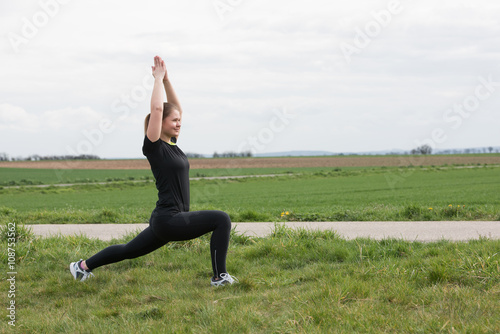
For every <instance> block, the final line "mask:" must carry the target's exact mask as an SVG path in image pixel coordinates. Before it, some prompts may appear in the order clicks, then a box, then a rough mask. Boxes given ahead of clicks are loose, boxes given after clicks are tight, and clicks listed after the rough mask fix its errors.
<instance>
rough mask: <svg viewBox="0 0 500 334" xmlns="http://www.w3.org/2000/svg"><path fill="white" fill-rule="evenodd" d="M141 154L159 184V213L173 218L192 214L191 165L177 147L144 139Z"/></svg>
mask: <svg viewBox="0 0 500 334" xmlns="http://www.w3.org/2000/svg"><path fill="white" fill-rule="evenodd" d="M142 153H143V154H144V155H145V156H146V158H148V161H149V164H150V165H151V171H152V172H153V175H154V177H155V180H156V189H158V201H157V202H156V210H160V211H161V213H162V214H172V215H175V214H177V213H179V212H187V211H189V162H188V159H187V157H186V155H185V154H184V152H182V150H181V149H180V148H179V147H178V146H177V145H175V144H168V143H166V142H164V141H163V140H161V139H158V140H157V141H156V142H154V143H153V142H151V140H149V138H148V137H147V136H145V137H144V145H143V146H142Z"/></svg>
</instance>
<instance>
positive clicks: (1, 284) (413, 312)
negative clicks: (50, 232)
mask: <svg viewBox="0 0 500 334" xmlns="http://www.w3.org/2000/svg"><path fill="white" fill-rule="evenodd" d="M5 231H6V230H5V229H3V231H2V240H3V241H2V243H1V245H0V257H1V259H2V263H7V249H6V244H7V242H6V239H5ZM16 233H17V237H18V239H17V242H16V245H15V250H16V255H15V257H16V263H15V267H16V271H17V275H16V277H15V278H16V281H15V292H16V293H15V298H14V299H15V305H16V314H15V315H16V322H15V324H16V327H15V328H12V326H10V325H8V321H9V319H8V318H7V317H6V316H5V315H6V314H7V313H6V310H5V308H4V311H3V313H2V315H4V316H3V317H2V319H3V320H2V324H1V325H0V328H1V330H0V331H2V332H5V333H7V332H17V333H77V332H80V333H498V332H499V331H500V303H499V298H500V262H499V261H500V241H498V240H496V241H494V240H487V239H480V240H476V241H471V242H469V243H462V242H460V243H455V242H447V241H440V242H434V243H419V242H405V241H401V240H393V239H387V240H382V241H378V242H377V241H373V240H368V239H356V240H351V241H346V240H344V239H341V238H338V237H337V236H336V235H335V234H334V233H332V232H308V231H304V230H299V231H292V230H288V229H286V228H284V227H283V226H280V225H277V226H276V228H275V230H274V233H273V234H272V235H271V236H270V237H268V238H256V239H252V238H248V237H243V236H238V235H233V237H232V242H231V245H230V249H229V254H228V271H229V272H230V273H231V274H233V275H235V276H237V277H238V278H239V281H240V283H239V284H237V285H233V286H227V287H223V288H212V287H210V285H209V278H210V275H211V268H210V258H209V239H208V237H202V238H199V239H195V240H192V241H188V242H177V243H171V244H169V245H168V246H166V247H164V248H161V249H160V250H158V251H156V252H153V253H151V254H148V255H146V256H144V257H141V258H138V259H134V260H127V261H123V262H120V263H116V264H113V265H109V266H105V267H102V268H98V269H96V270H95V271H94V274H95V276H96V277H95V278H93V279H90V280H87V281H85V282H78V281H74V280H73V277H72V276H71V274H70V273H69V270H68V264H69V262H71V261H75V260H77V259H79V258H82V257H83V258H85V257H86V256H89V255H90V254H93V253H95V252H96V251H98V250H100V249H102V248H103V247H105V246H107V245H110V244H116V243H118V242H126V241H128V240H130V239H131V238H132V237H133V235H129V236H127V237H126V238H124V239H122V240H113V241H111V242H103V241H99V240H96V239H92V240H91V239H87V238H82V237H58V238H46V239H42V238H33V236H32V235H31V234H30V233H29V231H26V230H25V229H24V228H22V227H21V226H20V225H18V229H17V232H16ZM5 275H6V274H5V273H2V275H1V276H2V280H1V281H0V289H1V291H3V292H6V291H8V290H9V284H10V283H9V282H8V281H6V279H5V278H6V276H5ZM10 300H12V299H10ZM4 306H5V305H4ZM8 327H11V328H8Z"/></svg>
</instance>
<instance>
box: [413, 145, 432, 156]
mask: <svg viewBox="0 0 500 334" xmlns="http://www.w3.org/2000/svg"><path fill="white" fill-rule="evenodd" d="M431 153H432V147H430V146H429V145H422V146H419V147H417V148H414V149H413V150H411V154H422V155H426V154H431Z"/></svg>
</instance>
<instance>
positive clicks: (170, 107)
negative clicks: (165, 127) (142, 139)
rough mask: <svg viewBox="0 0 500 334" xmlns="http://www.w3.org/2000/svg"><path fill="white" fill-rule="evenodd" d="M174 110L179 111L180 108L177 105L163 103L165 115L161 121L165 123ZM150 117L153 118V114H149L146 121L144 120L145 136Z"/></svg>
mask: <svg viewBox="0 0 500 334" xmlns="http://www.w3.org/2000/svg"><path fill="white" fill-rule="evenodd" d="M174 110H178V108H177V106H176V105H175V104H172V103H168V102H164V103H163V114H162V116H161V120H162V121H163V120H164V119H165V118H167V117H168V116H169V115H170V114H171V113H172V111H174ZM150 117H151V113H149V114H148V115H147V116H146V119H144V134H146V132H147V131H148V125H149V118H150Z"/></svg>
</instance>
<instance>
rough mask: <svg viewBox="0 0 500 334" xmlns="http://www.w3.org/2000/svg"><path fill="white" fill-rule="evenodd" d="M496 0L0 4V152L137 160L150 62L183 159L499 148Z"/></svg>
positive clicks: (47, 0)
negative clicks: (174, 97)
mask: <svg viewBox="0 0 500 334" xmlns="http://www.w3.org/2000/svg"><path fill="white" fill-rule="evenodd" d="M499 20H500V2H498V1H493V0H484V1H459V0H455V1H453V0H449V1H439V0H424V1H421V0H419V1H417V0H401V1H397V0H393V1H391V0H389V1H378V0H369V1H368V0H367V1H356V0H354V1H331V0H328V1H327V0H324V1H323V0H321V1H317V0H310V1H293V0H286V1H285V0H274V1H263V0H252V1H247V0H220V1H214V0H199V1H198V0H194V1H140V2H139V1H129V0H121V1H104V2H103V1H93V0H90V1H83V2H82V1H74V0H64V1H63V0H60V1H56V0H41V1H31V0H29V1H22V2H21V1H15V2H14V1H2V2H1V3H0V31H1V38H2V39H1V42H0V50H1V61H0V75H1V81H0V153H2V152H4V153H7V154H8V155H9V156H12V157H17V156H28V155H32V154H39V155H66V154H95V155H98V156H100V157H102V158H134V157H142V152H141V147H142V141H143V135H144V134H143V120H144V117H145V116H146V114H147V113H148V112H149V102H150V96H151V95H150V94H151V84H152V81H151V78H152V77H151V65H152V63H153V57H154V56H155V55H159V56H161V57H163V58H164V59H165V61H166V64H167V70H168V73H169V76H170V79H171V81H172V83H173V85H174V88H175V89H176V91H177V94H178V96H179V98H180V101H181V103H182V106H183V110H184V116H183V125H182V130H181V136H180V137H179V141H178V144H179V146H180V147H181V148H182V149H183V150H184V151H185V152H192V153H203V154H212V153H213V152H214V151H217V152H224V151H243V150H245V151H247V150H251V151H253V152H254V153H266V152H279V151H291V150H322V151H331V152H363V151H379V150H391V149H404V150H411V149H412V148H415V147H416V146H419V145H421V144H423V143H426V144H430V145H431V146H432V147H434V148H435V149H446V148H467V147H484V146H500V135H499V130H498V129H499V125H500V24H499Z"/></svg>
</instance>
